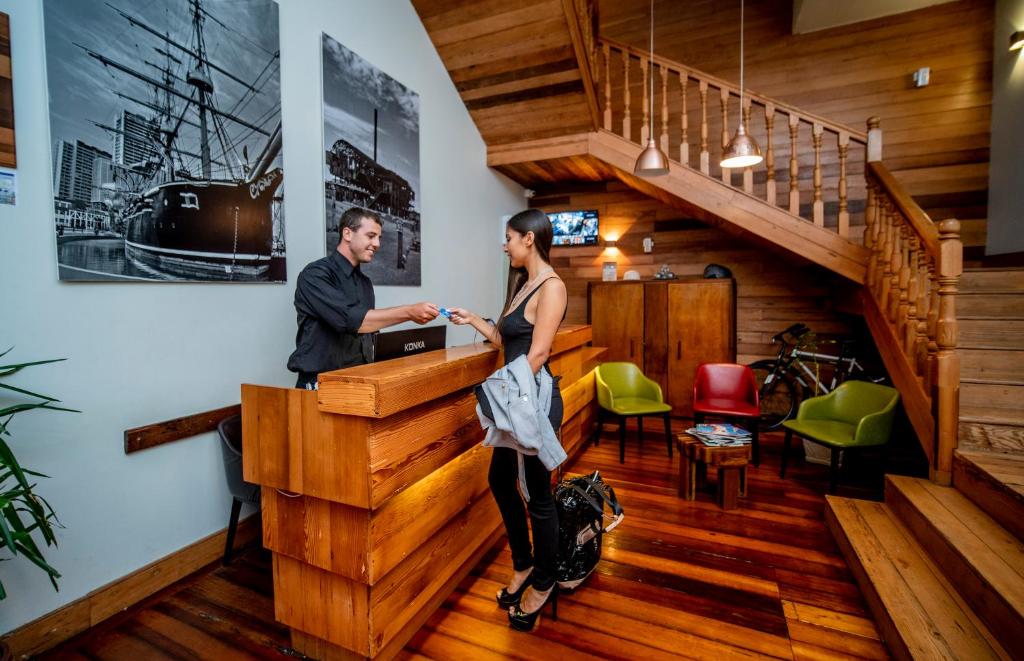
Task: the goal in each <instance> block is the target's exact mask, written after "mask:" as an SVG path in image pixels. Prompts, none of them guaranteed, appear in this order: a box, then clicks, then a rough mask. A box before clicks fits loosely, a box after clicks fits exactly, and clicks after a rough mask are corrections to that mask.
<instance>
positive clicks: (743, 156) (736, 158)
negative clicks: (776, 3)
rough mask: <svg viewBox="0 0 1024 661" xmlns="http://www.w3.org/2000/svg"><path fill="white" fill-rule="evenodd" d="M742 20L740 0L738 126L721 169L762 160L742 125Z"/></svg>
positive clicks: (742, 165)
mask: <svg viewBox="0 0 1024 661" xmlns="http://www.w3.org/2000/svg"><path fill="white" fill-rule="evenodd" d="M743 18H744V16H743V0H740V124H739V126H738V127H736V135H734V136H733V137H732V140H730V141H729V144H728V145H726V146H725V151H724V152H723V153H722V161H721V163H720V165H721V166H722V167H723V168H746V167H750V166H751V165H757V164H758V163H760V162H761V161H762V160H764V158H763V157H762V156H761V148H760V147H758V146H757V141H756V140H754V139H753V138H752V137H750V136H749V135H747V127H746V126H744V125H743Z"/></svg>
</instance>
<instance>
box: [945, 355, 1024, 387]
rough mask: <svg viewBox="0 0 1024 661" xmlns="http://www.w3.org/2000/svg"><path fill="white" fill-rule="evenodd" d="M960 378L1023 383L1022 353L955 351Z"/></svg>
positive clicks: (1023, 357) (1023, 360) (1023, 365)
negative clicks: (958, 363) (958, 360)
mask: <svg viewBox="0 0 1024 661" xmlns="http://www.w3.org/2000/svg"><path fill="white" fill-rule="evenodd" d="M957 351H958V352H959V354H960V378H962V379H984V380H986V381H1001V382H1004V381H1012V382H1021V381H1024V351H1000V350H997V349H957Z"/></svg>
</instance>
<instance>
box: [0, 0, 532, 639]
mask: <svg viewBox="0 0 1024 661" xmlns="http://www.w3.org/2000/svg"><path fill="white" fill-rule="evenodd" d="M0 11H3V12H6V13H8V14H9V15H10V17H11V33H12V42H13V43H12V49H13V64H14V100H15V123H16V127H17V150H18V162H19V167H18V179H19V203H18V206H17V207H13V208H12V207H8V206H0V345H3V346H2V347H0V350H2V349H3V348H6V347H8V346H10V345H14V346H15V347H16V348H15V351H14V352H13V353H12V354H11V356H13V357H14V358H15V359H25V360H28V359H39V358H50V357H66V358H68V359H69V360H68V361H67V362H66V363H59V364H56V365H52V366H45V367H42V368H39V369H36V370H33V371H32V372H28V373H26V374H25V375H24V378H22V379H20V380H19V384H21V385H23V386H24V387H27V388H32V389H36V388H38V389H41V390H42V391H44V392H47V393H51V394H53V395H55V396H58V397H60V398H62V399H63V400H64V401H65V402H66V403H67V404H68V405H69V406H72V407H75V408H78V409H81V410H82V411H83V412H82V413H80V414H56V413H54V414H47V415H43V414H41V413H39V414H36V413H33V414H30V415H26V416H23V417H21V418H19V419H18V421H17V423H16V424H15V425H14V428H13V430H14V436H15V440H14V441H13V443H12V445H13V447H14V450H15V452H16V453H17V455H18V457H19V458H20V460H21V461H22V463H23V464H24V465H25V466H27V467H31V468H33V469H36V470H39V471H42V472H44V473H47V474H48V475H50V479H47V480H41V484H40V487H39V491H40V493H41V494H42V495H44V496H45V497H46V498H47V499H48V500H49V501H50V503H51V504H52V505H53V507H54V509H55V510H56V511H57V513H58V515H59V516H60V518H61V521H62V522H63V523H64V524H65V526H66V529H64V530H62V531H61V532H60V535H59V538H60V548H59V549H58V550H54V549H50V550H49V551H48V552H47V554H46V557H47V559H48V560H49V561H50V562H51V563H52V564H53V565H54V566H55V567H57V568H58V569H59V570H60V571H61V573H62V574H63V578H62V579H61V580H60V592H59V593H55V592H54V591H53V589H52V588H51V587H50V586H49V583H48V582H47V580H46V578H45V576H44V574H43V573H42V572H41V571H38V570H36V569H35V568H34V567H32V566H31V565H29V563H27V562H25V561H24V560H18V561H15V562H3V563H0V579H2V580H3V582H4V585H5V586H6V588H7V591H8V595H9V596H8V598H7V600H6V601H5V602H2V604H0V632H2V631H8V630H10V629H12V628H15V627H17V626H19V625H21V624H23V623H25V622H27V621H30V620H32V619H35V618H36V617H38V616H40V615H42V614H44V613H46V612H48V611H51V610H53V609H55V608H57V607H59V606H61V605H63V604H65V603H67V602H69V601H72V600H74V599H76V598H78V597H81V596H82V595H84V594H86V593H87V592H89V591H90V590H93V589H95V588H97V587H99V586H101V585H103V584H105V583H107V582H109V581H111V580H114V579H116V578H118V577H120V576H123V575H125V574H127V573H129V572H131V571H132V570H134V569H136V568H138V567H140V566H142V565H145V564H147V563H149V562H151V561H153V560H155V559H157V558H160V557H162V556H164V555H166V554H168V553H171V552H173V551H175V550H177V549H179V548H181V547H183V546H186V545H187V544H189V543H191V542H193V541H195V540H197V539H200V538H202V537H204V536H206V535H208V534H210V533H212V532H215V531H217V530H219V529H221V528H223V527H224V526H225V525H226V523H227V516H228V509H229V502H230V498H229V496H228V494H227V490H226V487H225V484H224V476H223V468H222V465H221V459H220V454H219V448H218V446H217V444H216V438H215V437H214V436H213V435H205V436H202V437H197V438H193V439H188V440H184V441H179V442H177V443H173V444H170V445H166V446H162V447H158V448H155V449H151V450H146V451H143V452H139V453H136V454H134V455H131V456H126V455H125V454H124V452H123V449H122V434H123V431H124V430H125V429H127V428H131V427H135V426H138V425H142V424H147V423H151V422H156V421H159V420H166V419H169V418H173V417H177V416H180V415H186V414H190V413H196V412H199V411H203V410H207V409H211V408H215V407H219V406H224V405H227V404H231V403H234V402H237V401H238V398H239V394H238V393H239V384H240V383H242V382H253V383H264V384H275V385H281V386H287V385H291V384H293V383H294V375H292V374H290V373H289V372H287V371H286V369H285V361H286V358H287V356H288V354H289V353H290V351H291V350H292V348H293V344H294V334H295V313H294V309H293V307H292V302H291V301H292V295H293V292H294V282H295V277H296V276H297V274H298V272H299V270H300V269H301V268H302V267H303V265H305V264H306V263H307V262H309V261H312V260H313V259H316V258H318V257H321V256H322V254H323V234H322V232H323V211H322V208H323V197H322V196H323V191H322V183H321V182H322V177H321V173H322V161H323V156H322V153H323V152H322V148H321V144H322V142H321V129H320V125H321V113H320V90H319V84H320V83H319V81H320V76H319V61H320V32H321V31H326V32H327V33H328V34H330V35H331V36H332V37H334V38H335V39H337V40H339V41H340V42H341V43H342V44H344V45H346V46H347V47H348V48H350V49H352V50H354V51H355V52H357V53H358V54H360V55H361V56H362V57H364V58H366V59H368V60H370V61H371V62H373V63H374V64H375V65H377V66H378V67H380V68H381V69H383V70H384V71H386V72H388V73H389V74H390V75H392V76H393V77H395V78H396V79H398V80H399V81H401V82H402V83H404V84H406V85H408V86H409V87H411V88H412V89H414V90H416V91H417V92H419V94H420V100H421V116H420V140H421V143H420V144H421V156H420V157H421V163H420V167H421V179H422V213H423V234H422V244H423V279H422V282H423V286H422V287H419V288H397V287H396V288H391V287H378V288H377V301H378V305H380V306H388V305H396V304H399V303H403V302H409V301H412V300H423V299H426V300H433V301H435V302H437V303H438V304H441V305H460V306H467V307H470V308H475V309H478V310H479V311H481V312H487V313H489V315H490V316H493V314H494V313H496V312H497V311H498V309H499V308H500V303H501V301H500V300H497V299H498V296H499V292H500V291H501V283H500V282H499V280H500V277H499V275H498V274H499V273H501V272H502V270H503V269H502V268H500V267H497V266H496V263H497V260H500V259H502V258H503V257H502V255H501V249H500V244H499V241H498V231H497V230H496V226H497V225H498V223H499V222H500V221H499V219H500V217H501V216H502V215H503V214H508V213H512V212H515V211H517V210H519V209H521V208H523V207H524V206H525V200H524V199H523V197H522V189H521V188H520V187H519V186H517V185H515V184H513V183H511V182H510V181H509V180H507V179H505V178H503V177H502V176H501V175H498V174H496V173H494V172H492V171H491V170H489V169H488V168H487V167H486V165H485V146H484V144H483V142H482V140H481V139H480V136H479V133H478V132H477V130H476V127H475V126H474V124H473V123H472V120H471V119H470V117H469V115H468V113H467V112H466V110H465V107H464V106H463V104H462V103H461V101H460V100H459V97H458V95H457V93H456V91H455V88H454V86H453V85H452V83H451V80H450V79H449V77H448V74H447V72H446V71H445V69H444V66H443V65H442V63H441V60H440V58H439V57H438V55H437V53H436V51H435V50H434V48H433V46H432V45H431V43H430V40H429V38H428V36H427V33H426V31H425V30H424V28H423V26H422V24H421V23H420V22H419V19H418V17H417V16H416V13H415V11H414V10H413V8H412V6H411V5H410V4H409V3H408V2H406V1H405V0H375V1H374V2H366V1H365V0H344V1H343V0H281V11H280V21H281V67H282V75H281V83H282V84H281V88H282V97H283V99H282V106H283V110H282V112H283V125H284V168H285V172H286V176H285V184H284V185H285V205H286V206H285V215H286V227H285V232H286V239H287V246H288V282H287V284H283V285H271V284H264V285H238V284H234V285H228V284H164V285H160V284H135V283H132V284H121V283H110V284H80V283H79V284H75V283H61V282H59V281H58V279H57V268H56V260H55V254H54V253H55V239H54V232H53V216H52V202H51V199H52V198H51V190H50V151H51V150H50V149H49V137H48V119H47V105H46V83H45V80H46V78H45V67H44V58H43V26H42V3H41V0H0ZM454 331H455V329H454V328H452V330H450V331H449V338H450V340H451V339H453V340H454V341H455V342H457V343H462V342H465V341H468V339H469V337H470V335H469V333H467V332H466V329H465V328H460V329H458V332H454ZM450 343H451V342H450Z"/></svg>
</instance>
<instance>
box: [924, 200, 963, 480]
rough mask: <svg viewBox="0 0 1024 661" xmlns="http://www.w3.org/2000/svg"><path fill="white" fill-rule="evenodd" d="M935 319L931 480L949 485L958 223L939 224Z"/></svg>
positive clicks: (955, 399)
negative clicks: (933, 461) (933, 425)
mask: <svg viewBox="0 0 1024 661" xmlns="http://www.w3.org/2000/svg"><path fill="white" fill-rule="evenodd" d="M938 269H939V274H938V275H939V278H938V279H939V318H938V328H937V332H936V338H935V340H936V344H937V345H938V354H937V356H936V379H935V410H936V418H935V431H936V443H935V469H934V473H933V476H932V479H933V480H934V481H935V482H938V483H939V484H949V482H950V480H951V476H952V470H953V450H955V449H956V446H957V433H958V430H957V427H958V424H959V418H960V356H959V355H958V354H957V352H956V342H957V331H958V329H957V321H956V295H957V288H958V285H959V283H960V274H961V273H962V272H963V244H962V243H961V242H960V222H959V221H957V220H956V219H953V218H950V219H948V220H944V221H942V222H941V223H939V264H938Z"/></svg>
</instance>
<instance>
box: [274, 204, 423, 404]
mask: <svg viewBox="0 0 1024 661" xmlns="http://www.w3.org/2000/svg"><path fill="white" fill-rule="evenodd" d="M338 226H339V229H340V230H341V240H340V241H339V242H338V249H337V250H335V251H334V252H332V253H331V254H330V255H328V256H327V257H324V258H323V259H318V260H316V261H315V262H312V263H311V264H309V265H307V266H306V268H304V269H302V272H301V273H299V280H298V283H297V284H296V285H295V311H296V312H297V313H298V322H299V330H298V333H296V335H295V351H294V353H292V355H291V356H290V357H289V358H288V369H289V370H291V371H293V372H298V373H299V379H298V382H297V383H296V384H295V387H296V388H305V389H307V390H313V389H315V388H316V384H317V380H316V379H317V375H318V374H320V372H328V371H330V370H336V369H341V368H342V367H351V366H353V365H362V364H364V363H368V362H370V361H371V360H372V359H373V348H372V339H371V335H370V334H371V333H374V332H376V331H379V330H380V329H382V328H387V327H388V326H394V325H396V324H400V323H402V322H404V321H415V322H416V323H418V324H425V323H427V322H429V321H432V320H433V319H435V318H436V317H437V315H438V308H437V306H436V305H434V304H433V303H414V304H412V305H399V306H398V307H393V308H382V309H380V310H378V309H375V308H374V296H373V283H372V282H370V279H369V278H368V277H366V275H364V274H363V272H362V270H361V269H360V268H359V265H360V264H368V263H370V261H371V260H373V255H374V253H376V252H377V250H378V249H379V248H380V234H381V223H380V218H379V217H378V216H377V214H375V213H373V212H372V211H368V210H366V209H360V208H359V207H353V208H351V209H349V210H347V211H346V212H345V213H344V214H342V216H341V220H340V221H339V224H338Z"/></svg>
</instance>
